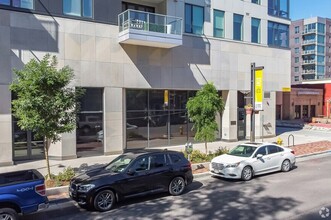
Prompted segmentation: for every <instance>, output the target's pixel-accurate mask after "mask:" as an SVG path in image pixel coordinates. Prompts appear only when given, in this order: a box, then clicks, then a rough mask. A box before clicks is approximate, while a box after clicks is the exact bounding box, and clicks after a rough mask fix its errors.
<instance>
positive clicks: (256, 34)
mask: <svg viewBox="0 0 331 220" xmlns="http://www.w3.org/2000/svg"><path fill="white" fill-rule="evenodd" d="M260 23H261V20H260V19H258V18H252V39H251V40H252V43H260Z"/></svg>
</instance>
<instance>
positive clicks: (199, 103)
mask: <svg viewBox="0 0 331 220" xmlns="http://www.w3.org/2000/svg"><path fill="white" fill-rule="evenodd" d="M186 108H187V110H188V116H189V119H190V120H191V121H192V122H193V123H194V126H193V129H195V130H196V134H195V137H194V139H195V140H198V141H204V142H205V150H206V154H207V153H208V148H207V142H208V141H214V140H215V131H217V130H218V128H217V123H216V121H215V118H216V113H217V112H222V111H223V110H224V102H223V100H222V98H221V97H220V96H219V95H218V93H217V90H216V88H215V86H214V85H213V83H207V84H206V85H204V86H203V87H202V88H201V90H199V91H198V92H197V94H196V96H195V97H191V98H190V99H189V101H188V102H187V105H186Z"/></svg>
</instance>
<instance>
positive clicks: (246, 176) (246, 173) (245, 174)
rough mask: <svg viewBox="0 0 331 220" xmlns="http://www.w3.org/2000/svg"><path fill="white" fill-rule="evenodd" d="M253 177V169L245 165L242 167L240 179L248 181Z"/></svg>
mask: <svg viewBox="0 0 331 220" xmlns="http://www.w3.org/2000/svg"><path fill="white" fill-rule="evenodd" d="M252 177H253V170H252V168H251V167H249V166H246V167H244V169H243V171H242V172H241V179H242V180H244V181H249V180H251V179H252Z"/></svg>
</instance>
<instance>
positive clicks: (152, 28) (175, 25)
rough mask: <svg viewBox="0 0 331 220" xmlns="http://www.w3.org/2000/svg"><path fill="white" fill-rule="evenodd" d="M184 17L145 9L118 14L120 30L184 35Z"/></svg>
mask: <svg viewBox="0 0 331 220" xmlns="http://www.w3.org/2000/svg"><path fill="white" fill-rule="evenodd" d="M182 23H183V19H182V18H178V17H172V16H166V15H161V14H155V13H148V12H144V11H136V10H131V9H129V10H126V11H124V12H123V13H121V14H119V15H118V26H119V31H120V32H122V31H125V30H130V29H135V30H141V31H147V32H156V33H164V34H174V35H182V33H183V31H182Z"/></svg>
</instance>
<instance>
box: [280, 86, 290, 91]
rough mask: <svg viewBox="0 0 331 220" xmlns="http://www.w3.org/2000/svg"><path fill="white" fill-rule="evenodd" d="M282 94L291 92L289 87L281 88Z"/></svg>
mask: <svg viewBox="0 0 331 220" xmlns="http://www.w3.org/2000/svg"><path fill="white" fill-rule="evenodd" d="M282 91H283V92H291V87H283V89H282Z"/></svg>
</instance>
